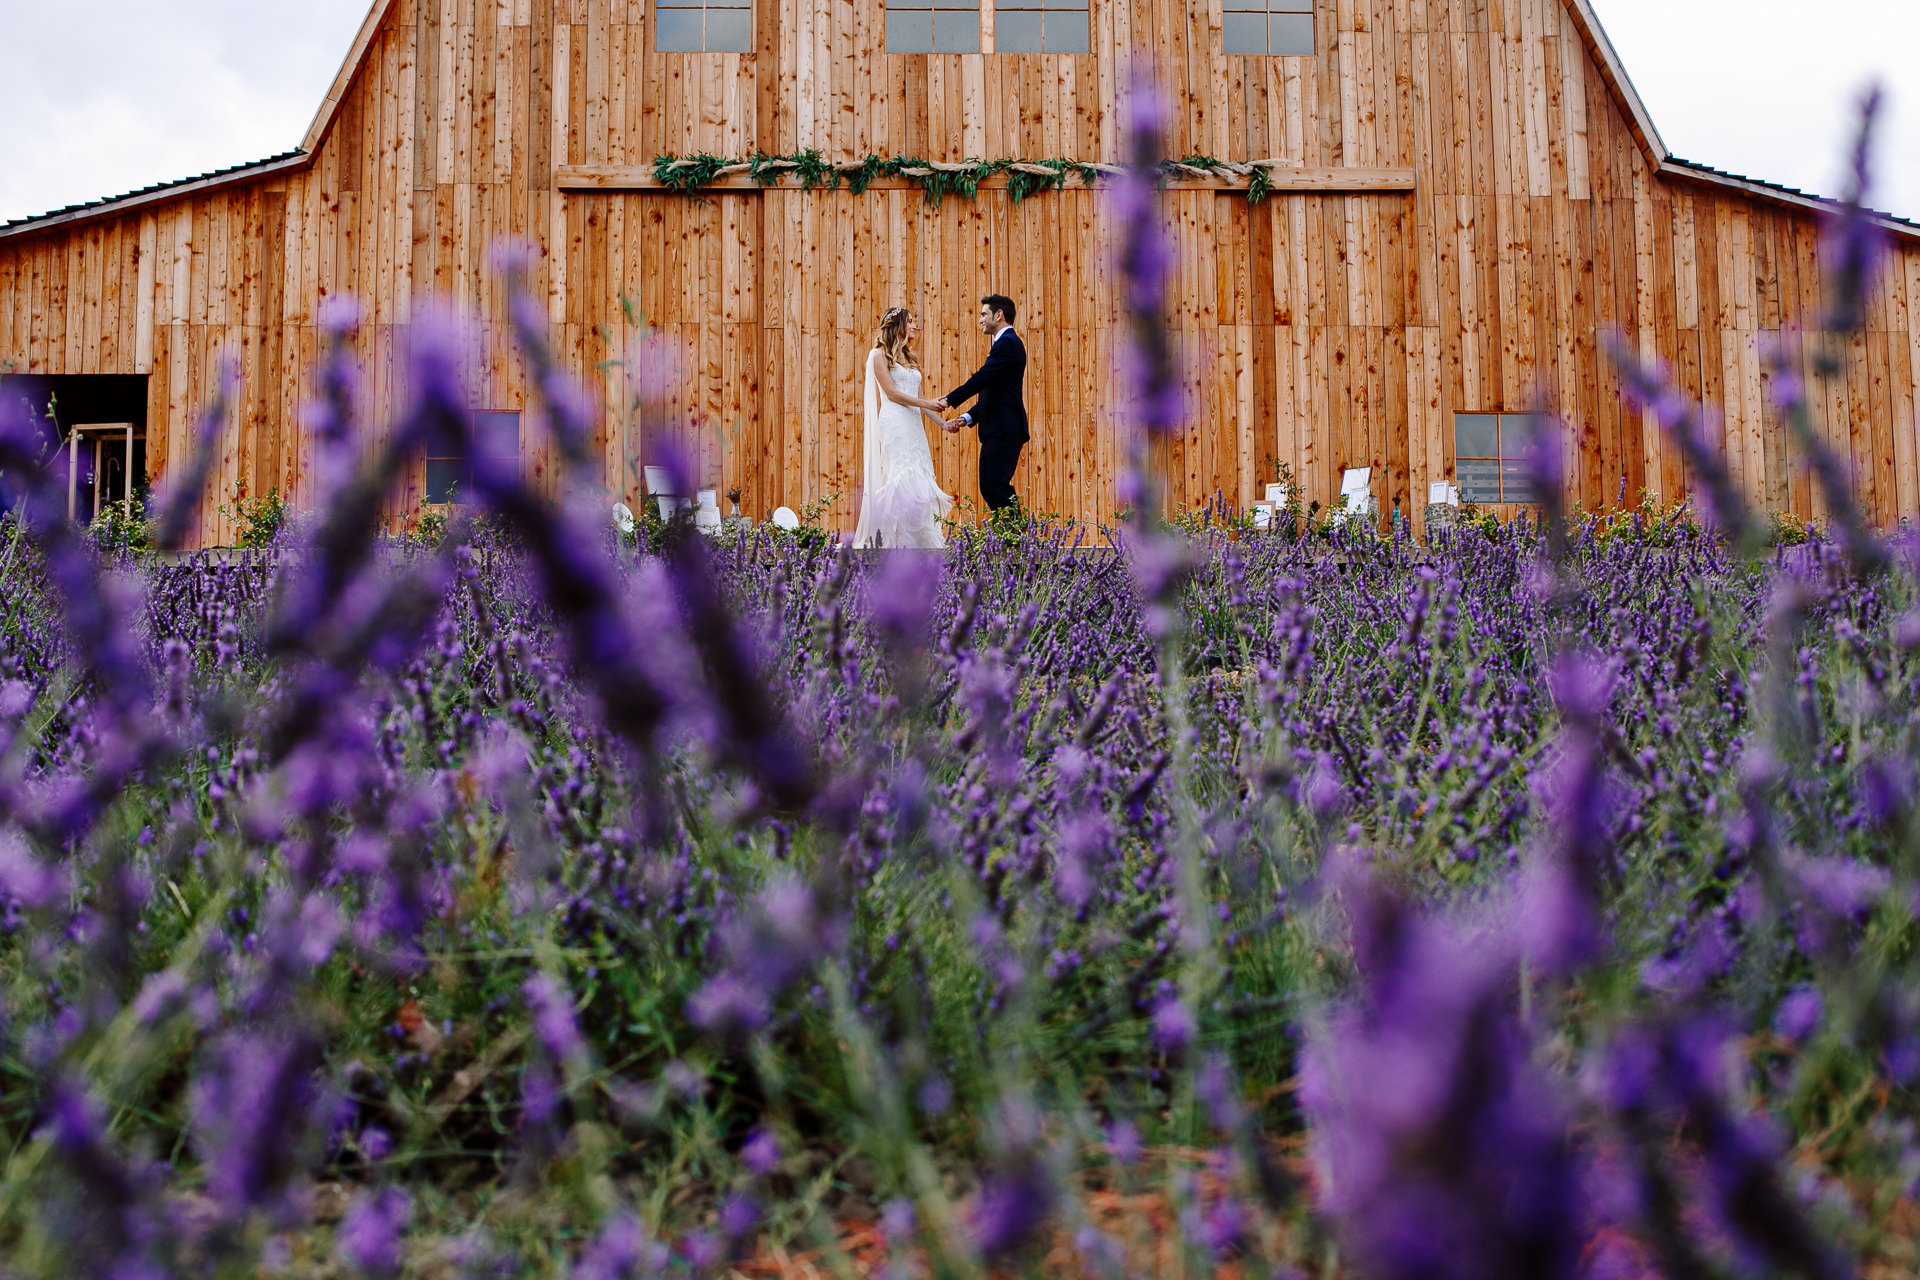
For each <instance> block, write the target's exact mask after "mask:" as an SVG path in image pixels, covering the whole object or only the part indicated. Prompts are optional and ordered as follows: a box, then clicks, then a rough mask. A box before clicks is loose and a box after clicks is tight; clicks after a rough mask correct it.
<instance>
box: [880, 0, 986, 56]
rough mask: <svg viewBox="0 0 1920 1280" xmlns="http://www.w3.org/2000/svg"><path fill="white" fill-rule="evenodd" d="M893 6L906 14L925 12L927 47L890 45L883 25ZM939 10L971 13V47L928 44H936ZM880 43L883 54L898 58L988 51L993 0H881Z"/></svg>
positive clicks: (889, 39)
mask: <svg viewBox="0 0 1920 1280" xmlns="http://www.w3.org/2000/svg"><path fill="white" fill-rule="evenodd" d="M896 9H898V10H900V11H903V12H904V13H908V14H925V15H927V44H928V46H929V47H928V48H925V49H896V48H894V47H893V41H892V39H891V38H890V37H889V35H888V32H887V27H888V25H889V21H888V20H889V19H890V18H891V17H892V15H893V13H894V12H895V10H896ZM941 13H971V14H973V15H974V19H975V22H976V24H977V25H976V29H975V35H974V44H975V47H974V48H972V49H956V50H943V49H937V48H933V47H931V46H934V45H937V44H938V43H939V37H940V20H939V18H938V16H937V15H939V14H941ZM880 45H881V52H882V54H883V55H889V54H890V55H893V56H895V57H902V58H906V57H913V56H916V55H917V56H920V57H926V56H929V55H937V56H940V57H954V56H959V55H965V54H972V53H992V52H993V0H974V2H973V3H972V4H971V5H968V4H964V3H957V2H956V0H926V3H924V4H901V5H897V6H896V5H894V4H890V3H887V0H881V6H880Z"/></svg>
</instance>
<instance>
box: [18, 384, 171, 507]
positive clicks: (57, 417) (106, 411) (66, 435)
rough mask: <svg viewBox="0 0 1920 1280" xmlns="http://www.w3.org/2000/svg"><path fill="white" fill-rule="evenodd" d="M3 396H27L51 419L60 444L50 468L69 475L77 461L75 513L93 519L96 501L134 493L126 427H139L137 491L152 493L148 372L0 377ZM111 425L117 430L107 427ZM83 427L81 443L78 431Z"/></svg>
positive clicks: (36, 411)
mask: <svg viewBox="0 0 1920 1280" xmlns="http://www.w3.org/2000/svg"><path fill="white" fill-rule="evenodd" d="M0 396H4V397H5V398H6V399H8V400H13V399H15V398H19V399H24V400H25V401H26V403H27V407H28V409H29V411H30V412H32V414H33V415H34V417H36V418H38V419H40V420H41V421H43V422H47V423H49V426H50V428H51V431H50V434H53V435H57V437H58V441H59V446H60V447H59V449H58V451H57V452H54V453H51V454H50V455H49V456H48V458H47V465H48V468H49V469H51V470H54V471H56V472H57V473H58V474H59V475H60V476H61V478H62V479H63V480H64V479H66V478H67V469H68V465H69V463H72V464H73V466H74V475H73V477H72V485H71V490H72V493H73V499H74V507H73V515H74V518H75V519H76V520H78V521H80V522H81V523H82V524H88V523H91V522H92V520H93V517H94V515H95V510H96V505H98V506H105V505H106V504H107V503H109V502H119V501H123V500H124V499H125V498H126V497H127V496H128V493H129V488H128V479H129V467H128V465H127V463H128V458H127V453H128V449H127V433H126V430H125V427H126V426H131V427H132V428H133V448H132V454H133V457H132V464H133V465H132V467H131V480H132V488H131V493H132V496H133V498H134V499H135V500H136V501H144V500H145V498H146V496H147V375H145V374H144V373H137V374H121V373H108V374H64V373H63V374H29V373H16V374H9V375H7V376H6V377H4V378H0ZM109 426H112V427H117V428H118V429H117V430H108V429H105V428H107V427H109ZM76 431H78V434H79V441H78V447H77V448H76V447H75V442H74V435H75V432H76Z"/></svg>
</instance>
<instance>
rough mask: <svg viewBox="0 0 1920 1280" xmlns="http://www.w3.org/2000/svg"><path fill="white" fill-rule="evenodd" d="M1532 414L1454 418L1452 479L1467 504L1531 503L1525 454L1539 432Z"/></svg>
mask: <svg viewBox="0 0 1920 1280" xmlns="http://www.w3.org/2000/svg"><path fill="white" fill-rule="evenodd" d="M1539 426H1540V418H1539V415H1538V414H1532V413H1456V414H1454V415H1453V462H1454V475H1455V477H1456V478H1457V479H1458V482H1459V485H1460V496H1461V498H1462V499H1464V500H1465V501H1467V502H1477V503H1487V504H1491V503H1496V502H1531V501H1532V500H1533V498H1532V495H1531V494H1529V493H1528V492H1527V450H1528V449H1530V448H1532V446H1533V438H1534V436H1535V434H1536V433H1537V432H1538V431H1539Z"/></svg>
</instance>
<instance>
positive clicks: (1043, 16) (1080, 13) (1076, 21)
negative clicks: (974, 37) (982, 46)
mask: <svg viewBox="0 0 1920 1280" xmlns="http://www.w3.org/2000/svg"><path fill="white" fill-rule="evenodd" d="M1087 48H1088V43H1087V0H994V4H993V49H994V52H995V53H1085V52H1087Z"/></svg>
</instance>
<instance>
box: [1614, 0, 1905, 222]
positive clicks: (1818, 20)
mask: <svg viewBox="0 0 1920 1280" xmlns="http://www.w3.org/2000/svg"><path fill="white" fill-rule="evenodd" d="M1593 4H1594V8H1595V10H1596V11H1597V12H1598V13H1599V15H1600V21H1601V22H1602V24H1604V25H1605V27H1606V29H1607V34H1608V35H1609V36H1610V37H1611V38H1612V40H1613V44H1614V47H1615V49H1617V50H1618V51H1619V54H1620V58H1621V61H1622V62H1623V63H1625V64H1626V69H1627V74H1628V76H1629V77H1630V78H1631V79H1632V80H1633V82H1634V85H1635V87H1637V88H1638V89H1639V90H1640V96H1641V97H1642V98H1643V99H1645V101H1646V104H1647V110H1648V111H1649V112H1650V113H1651V114H1652V116H1653V120H1654V124H1655V126H1656V127H1658V128H1659V130H1660V134H1661V136H1662V137H1663V138H1664V139H1665V140H1666V143H1667V146H1668V147H1669V148H1670V149H1671V150H1672V151H1673V153H1674V154H1675V155H1678V156H1684V157H1685V158H1686V159H1688V160H1693V161H1697V162H1698V163H1700V164H1706V165H1711V166H1713V167H1714V168H1716V169H1726V170H1728V171H1730V172H1733V173H1738V174H1743V175H1745V176H1747V177H1750V178H1762V179H1765V180H1766V181H1769V182H1781V183H1785V184H1786V185H1788V186H1792V187H1799V188H1801V189H1802V190H1807V191H1813V192H1817V193H1819V194H1821V195H1835V194H1838V193H1839V192H1840V191H1841V189H1842V178H1843V174H1844V163H1843V161H1844V156H1845V151H1846V147H1847V145H1848V142H1849V140H1850V137H1851V133H1852V130H1853V127H1854V121H1855V118H1856V117H1855V110H1854V108H1855V104H1856V103H1857V101H1858V100H1859V97H1860V94H1861V90H1862V89H1863V88H1864V87H1865V86H1866V85H1867V84H1868V83H1870V82H1872V81H1874V80H1876V79H1877V80H1879V81H1880V82H1881V83H1882V84H1883V85H1884V87H1885V89H1886V91H1887V110H1886V114H1885V117H1884V128H1883V131H1882V134H1881V138H1880V145H1879V148H1878V166H1877V168H1878V175H1879V187H1878V196H1877V198H1876V200H1875V203H1877V204H1878V205H1879V206H1880V207H1882V208H1886V209H1889V210H1891V211H1892V212H1894V213H1897V214H1900V215H1902V216H1903V217H1910V218H1915V219H1920V150H1917V148H1920V63H1916V62H1915V60H1914V58H1913V50H1914V49H1915V48H1916V47H1920V5H1916V4H1913V3H1912V0H1820V3H1819V4H1808V3H1806V2H1805V0H1593Z"/></svg>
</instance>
